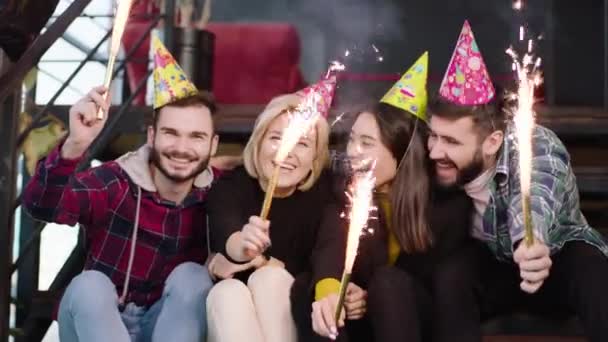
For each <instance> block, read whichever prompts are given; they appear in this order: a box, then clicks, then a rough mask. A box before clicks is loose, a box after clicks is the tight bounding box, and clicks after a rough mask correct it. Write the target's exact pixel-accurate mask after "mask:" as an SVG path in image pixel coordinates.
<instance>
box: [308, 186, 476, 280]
mask: <svg viewBox="0 0 608 342" xmlns="http://www.w3.org/2000/svg"><path fill="white" fill-rule="evenodd" d="M430 202H431V205H430V208H429V226H430V229H431V231H432V234H433V237H434V244H433V246H432V247H431V248H430V249H429V250H428V251H427V252H424V253H416V254H407V253H404V252H403V251H402V252H401V253H400V254H399V257H398V258H397V261H396V262H395V266H397V267H400V268H402V269H404V270H406V271H407V272H409V273H411V274H412V275H415V276H417V277H419V278H421V280H423V281H424V282H426V281H428V280H430V277H431V276H432V274H433V270H434V268H435V265H437V264H438V263H439V262H441V260H444V259H445V258H448V257H450V255H451V254H452V253H454V252H455V251H457V250H458V249H459V248H460V247H462V246H464V245H465V244H466V243H467V242H468V241H470V239H471V238H470V227H471V223H470V221H471V220H470V217H471V210H472V203H471V200H470V198H469V197H468V196H467V195H466V193H465V192H464V191H462V190H447V191H444V190H439V189H434V190H433V191H432V194H431V201H430ZM376 206H377V207H378V208H379V210H378V212H377V215H374V216H375V217H376V218H373V219H370V221H369V222H368V226H369V228H372V229H373V234H369V233H368V234H365V235H363V236H362V238H361V240H360V243H359V250H358V254H357V259H356V260H355V265H354V268H353V274H352V276H351V279H352V281H353V282H355V283H357V284H358V285H360V286H362V287H367V283H368V282H369V280H370V279H371V277H372V275H373V272H374V271H375V270H376V269H377V268H378V267H380V266H383V265H387V264H388V231H387V228H386V227H387V225H386V219H387V218H386V217H385V216H384V213H383V211H382V210H381V209H380V205H379V203H376ZM343 210H344V207H343V205H331V206H328V207H327V208H326V210H325V215H324V218H323V225H324V226H325V225H327V226H328V227H322V228H321V229H322V231H333V232H334V234H332V235H327V236H326V237H325V239H326V240H325V241H320V242H319V246H324V248H319V250H318V251H317V253H318V254H320V255H321V256H320V257H318V258H317V259H318V260H319V262H318V263H317V264H315V266H314V273H313V283H316V282H317V281H319V280H321V279H323V278H328V277H331V278H337V279H340V276H341V272H342V269H343V262H344V250H345V248H346V231H347V229H348V222H347V220H346V219H345V218H343V217H342V215H341V213H342V211H343ZM330 227H333V229H332V228H330ZM340 234H342V235H340ZM336 255H337V256H338V257H337V259H334V258H336ZM333 260H335V261H333ZM328 272H329V273H328ZM331 272H333V274H332V273H331Z"/></svg>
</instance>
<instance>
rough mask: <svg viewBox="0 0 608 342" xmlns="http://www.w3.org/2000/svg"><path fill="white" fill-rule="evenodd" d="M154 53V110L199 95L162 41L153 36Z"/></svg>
mask: <svg viewBox="0 0 608 342" xmlns="http://www.w3.org/2000/svg"><path fill="white" fill-rule="evenodd" d="M152 49H153V51H154V109H158V108H160V107H162V106H165V105H167V104H169V103H172V102H175V101H177V100H179V99H183V98H186V97H189V96H192V95H196V94H197V93H198V89H196V86H195V85H194V84H193V83H192V82H190V80H188V78H187V77H186V74H185V73H184V70H182V68H181V67H180V66H179V64H177V62H176V61H175V58H173V56H172V55H171V53H170V52H169V50H167V48H166V47H165V45H164V44H163V43H162V42H161V41H160V39H159V38H158V36H157V35H152Z"/></svg>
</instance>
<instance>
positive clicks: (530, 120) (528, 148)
mask: <svg viewBox="0 0 608 342" xmlns="http://www.w3.org/2000/svg"><path fill="white" fill-rule="evenodd" d="M522 34H523V33H520V35H522ZM520 40H523V39H520ZM506 53H507V54H508V55H509V56H511V58H512V59H513V69H514V71H515V73H516V75H517V81H518V89H517V93H516V94H513V95H512V98H513V99H516V100H517V106H516V108H515V109H514V117H513V121H514V123H515V130H516V135H517V141H518V149H519V175H520V186H521V194H522V211H523V215H524V231H525V236H524V241H525V243H526V245H527V246H531V245H532V244H533V243H534V232H533V227H532V214H531V209H530V183H531V180H530V178H531V173H532V132H533V130H534V116H535V113H534V108H533V106H534V88H535V87H536V86H538V85H540V84H541V83H542V76H541V72H540V70H539V68H540V65H541V62H542V60H541V59H540V58H537V59H536V60H535V61H534V56H533V55H532V40H530V41H529V42H528V52H527V53H526V54H524V56H523V57H522V58H521V59H520V58H519V56H518V55H517V53H516V52H515V50H514V49H513V48H512V47H510V48H509V49H507V51H506Z"/></svg>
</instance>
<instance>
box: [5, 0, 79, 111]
mask: <svg viewBox="0 0 608 342" xmlns="http://www.w3.org/2000/svg"><path fill="white" fill-rule="evenodd" d="M90 2H91V0H74V2H72V4H71V5H70V7H68V8H67V9H66V10H65V11H64V12H63V13H62V15H61V17H60V18H59V19H57V20H55V22H53V24H51V25H50V26H49V28H48V29H47V30H46V31H45V32H44V33H42V34H41V35H40V36H38V38H36V40H35V41H34V43H32V45H31V46H30V47H29V48H28V49H27V50H26V51H25V53H24V54H23V56H21V58H20V59H19V61H18V62H17V64H16V65H15V67H13V68H11V69H10V70H9V71H8V72H7V73H6V74H4V75H3V76H2V77H0V84H2V87H1V88H0V102H3V101H4V100H5V99H6V97H7V96H8V95H9V94H11V93H12V92H13V91H14V90H15V89H16V88H17V87H18V86H20V84H21V81H22V80H23V78H24V77H25V75H26V74H27V73H28V72H29V71H30V70H31V69H32V68H33V67H34V65H36V64H37V63H38V61H39V60H40V58H41V57H42V55H43V54H44V53H45V52H46V51H47V50H48V49H49V47H50V46H51V45H53V43H54V42H55V41H56V40H57V39H59V37H61V35H62V34H63V33H64V32H65V31H66V30H67V28H68V26H70V24H71V23H72V22H73V21H74V19H76V18H77V17H78V16H79V15H80V13H82V11H84V9H85V8H86V7H87V5H88V4H89V3H90Z"/></svg>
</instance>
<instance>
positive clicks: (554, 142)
mask: <svg viewBox="0 0 608 342" xmlns="http://www.w3.org/2000/svg"><path fill="white" fill-rule="evenodd" d="M513 132H514V130H513V128H512V127H509V128H508V129H507V132H506V135H505V139H504V143H503V147H502V149H501V152H500V154H499V157H498V162H497V164H496V174H495V175H494V179H493V181H492V182H490V193H491V196H490V202H489V204H488V207H487V208H486V210H485V212H484V216H483V234H482V239H483V240H484V241H485V242H486V243H487V244H488V246H489V247H490V249H492V251H493V252H494V253H495V255H496V257H497V258H499V259H503V260H511V259H512V258H513V244H514V243H515V242H518V241H519V240H521V239H522V238H523V237H524V224H523V213H522V209H521V200H522V196H521V191H520V185H519V164H518V163H519V157H518V152H517V140H516V139H514V135H513ZM532 144H533V147H532V148H533V158H532V177H531V181H532V185H531V189H530V206H531V210H532V224H533V227H534V232H535V234H536V237H537V238H539V239H541V240H542V241H544V242H545V243H546V244H547V246H549V248H550V249H551V253H552V254H553V253H555V252H556V251H558V250H559V249H560V248H561V247H563V246H564V244H565V243H566V242H568V241H585V242H587V243H589V244H591V245H593V246H595V247H597V248H599V249H600V250H601V251H602V252H603V253H604V254H605V255H606V256H608V245H607V244H606V241H605V240H604V239H603V237H602V235H601V234H600V233H598V232H597V231H596V230H594V229H593V228H591V227H590V226H589V224H588V223H587V220H586V219H585V216H583V214H582V213H581V210H580V206H579V193H578V188H577V185H576V178H575V176H574V173H573V172H572V168H571V166H570V156H569V154H568V151H567V150H566V148H565V146H564V145H563V143H562V142H561V141H560V140H559V138H558V137H557V136H556V135H555V133H553V132H552V131H551V130H549V129H547V128H545V127H542V126H536V128H535V130H534V134H533V138H532Z"/></svg>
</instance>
